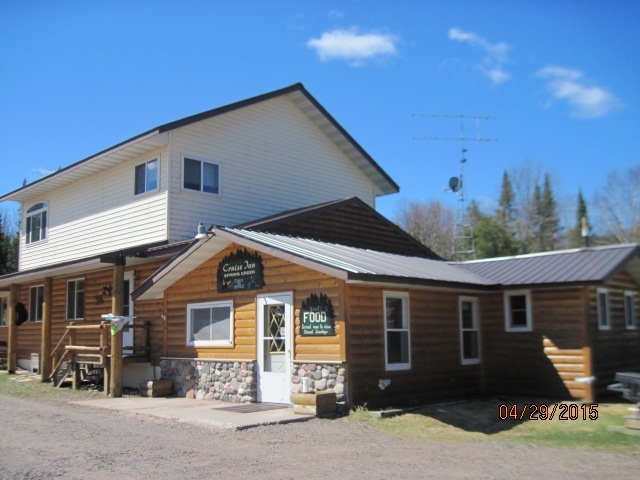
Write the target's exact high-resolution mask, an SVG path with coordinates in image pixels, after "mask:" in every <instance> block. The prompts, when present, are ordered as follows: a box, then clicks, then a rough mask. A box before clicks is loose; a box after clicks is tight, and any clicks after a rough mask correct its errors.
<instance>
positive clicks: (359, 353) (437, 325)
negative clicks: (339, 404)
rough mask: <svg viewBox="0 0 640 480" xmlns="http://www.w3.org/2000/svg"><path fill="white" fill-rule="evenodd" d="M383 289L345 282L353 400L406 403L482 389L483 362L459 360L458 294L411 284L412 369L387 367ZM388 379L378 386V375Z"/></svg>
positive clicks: (457, 396) (453, 395)
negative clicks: (383, 386) (422, 288)
mask: <svg viewBox="0 0 640 480" xmlns="http://www.w3.org/2000/svg"><path fill="white" fill-rule="evenodd" d="M385 290H389V291H404V292H406V291H407V290H398V289H383V288H380V287H373V286H356V285H348V286H347V287H346V292H347V297H348V299H349V306H348V308H349V310H348V313H347V317H348V318H347V326H348V330H349V352H348V358H347V362H348V369H349V376H350V378H351V379H357V381H355V382H353V383H352V384H351V390H350V392H349V395H350V398H351V399H352V402H353V404H354V405H358V404H364V403H367V405H368V406H370V407H376V406H377V405H389V404H391V405H407V404H413V403H417V402H424V401H430V400H437V399H445V398H459V397H464V396H468V395H474V394H480V393H482V369H483V367H482V363H481V364H480V365H462V362H461V357H460V326H459V325H460V324H459V322H460V320H459V316H458V298H459V294H458V293H456V292H451V291H442V290H440V291H438V290H431V291H427V290H414V289H412V290H409V310H410V338H411V369H409V370H401V371H386V369H385V368H386V367H385V356H384V355H385V353H384V352H385V350H384V342H385V339H384V336H385V330H384V306H383V294H384V291H385ZM382 379H390V380H391V383H390V384H389V386H388V387H387V388H386V389H384V390H381V389H380V387H379V380H382Z"/></svg>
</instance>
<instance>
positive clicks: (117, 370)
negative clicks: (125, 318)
mask: <svg viewBox="0 0 640 480" xmlns="http://www.w3.org/2000/svg"><path fill="white" fill-rule="evenodd" d="M123 290H124V261H120V262H118V265H115V266H114V267H113V289H112V296H111V313H112V314H113V315H114V316H120V315H122V312H123V302H122V300H123V297H122V292H123ZM109 376H110V379H111V386H110V388H109V396H111V397H114V398H117V397H121V396H122V330H120V331H119V332H118V333H116V334H115V335H113V336H112V337H111V371H110V372H109Z"/></svg>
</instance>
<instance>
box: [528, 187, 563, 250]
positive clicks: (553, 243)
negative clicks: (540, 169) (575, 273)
mask: <svg viewBox="0 0 640 480" xmlns="http://www.w3.org/2000/svg"><path fill="white" fill-rule="evenodd" d="M531 203H532V208H533V217H532V227H533V238H532V245H531V251H533V252H548V251H550V250H555V249H556V247H557V244H558V234H559V232H560V219H559V217H558V206H557V204H556V200H555V198H554V195H553V191H552V189H551V178H550V177H549V174H545V176H544V185H543V187H542V188H540V185H539V184H538V183H536V185H535V188H534V190H533V199H532V202H531Z"/></svg>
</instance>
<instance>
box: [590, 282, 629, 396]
mask: <svg viewBox="0 0 640 480" xmlns="http://www.w3.org/2000/svg"><path fill="white" fill-rule="evenodd" d="M601 288H606V289H608V291H609V313H610V324H611V328H610V329H609V330H600V329H599V328H598V306H597V305H598V300H597V287H591V288H590V289H589V309H588V311H589V335H590V338H591V342H592V345H593V354H592V355H593V365H594V368H593V375H594V376H595V377H596V378H597V381H596V384H595V390H596V395H601V396H602V395H607V394H610V393H609V392H607V390H606V388H607V385H610V384H612V383H614V381H615V374H616V372H620V371H636V372H639V371H640V330H638V329H635V330H629V329H627V327H626V324H625V312H624V292H625V291H633V292H635V293H636V295H635V300H636V305H635V311H636V319H638V320H640V319H639V318H638V316H639V315H640V310H638V308H639V305H638V296H639V295H640V291H639V287H638V284H636V283H635V281H634V280H633V278H632V277H631V275H629V274H628V273H627V272H625V271H622V272H619V273H618V274H616V275H615V276H614V277H613V278H612V279H611V280H609V281H608V282H607V283H606V284H605V285H603V286H602V287H601Z"/></svg>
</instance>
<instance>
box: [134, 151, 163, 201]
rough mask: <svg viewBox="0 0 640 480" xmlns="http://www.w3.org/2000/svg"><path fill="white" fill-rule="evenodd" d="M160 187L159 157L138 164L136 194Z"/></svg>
mask: <svg viewBox="0 0 640 480" xmlns="http://www.w3.org/2000/svg"><path fill="white" fill-rule="evenodd" d="M157 189H158V159H157V158H155V159H153V160H150V161H148V162H145V163H141V164H140V165H136V186H135V192H134V194H135V195H140V194H141V193H146V192H150V191H152V190H157Z"/></svg>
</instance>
